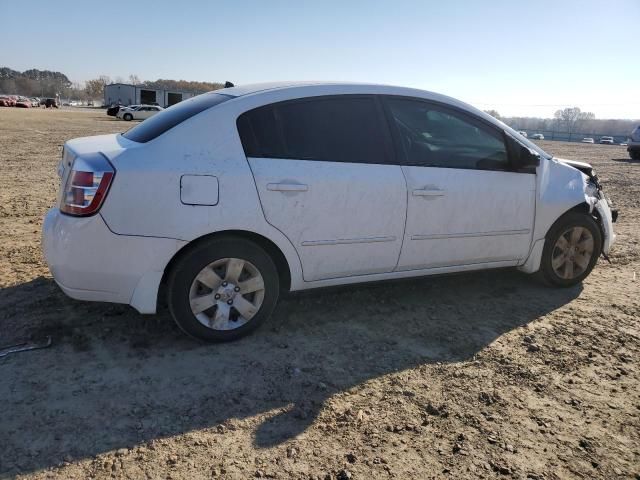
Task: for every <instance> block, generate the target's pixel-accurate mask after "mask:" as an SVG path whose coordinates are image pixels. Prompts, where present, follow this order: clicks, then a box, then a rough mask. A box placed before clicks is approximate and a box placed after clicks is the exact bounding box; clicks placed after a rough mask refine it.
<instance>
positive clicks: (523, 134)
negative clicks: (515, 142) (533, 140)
mask: <svg viewBox="0 0 640 480" xmlns="http://www.w3.org/2000/svg"><path fill="white" fill-rule="evenodd" d="M518 133H519V134H520V135H522V136H523V137H524V138H527V132H525V131H524V130H520V131H518Z"/></svg>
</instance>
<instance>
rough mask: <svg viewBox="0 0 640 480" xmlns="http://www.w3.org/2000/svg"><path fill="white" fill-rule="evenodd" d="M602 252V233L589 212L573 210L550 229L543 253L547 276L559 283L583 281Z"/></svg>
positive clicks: (544, 278) (549, 279)
mask: <svg viewBox="0 0 640 480" xmlns="http://www.w3.org/2000/svg"><path fill="white" fill-rule="evenodd" d="M601 252H602V233H601V231H600V227H599V226H598V224H597V223H596V221H595V220H594V219H593V217H591V216H590V215H588V214H585V213H578V212H571V213H568V214H566V215H564V216H563V217H562V218H560V219H559V220H558V221H557V222H556V223H555V224H554V225H553V227H551V229H550V230H549V233H548V234H547V238H546V240H545V245H544V250H543V253H542V262H541V265H540V273H541V275H542V278H543V280H544V281H545V282H546V283H548V284H550V285H553V286H557V287H571V286H573V285H576V284H578V283H580V282H582V281H583V280H584V279H585V278H586V277H587V276H588V275H589V273H591V270H593V267H594V266H595V264H596V262H597V261H598V257H599V256H600V253H601Z"/></svg>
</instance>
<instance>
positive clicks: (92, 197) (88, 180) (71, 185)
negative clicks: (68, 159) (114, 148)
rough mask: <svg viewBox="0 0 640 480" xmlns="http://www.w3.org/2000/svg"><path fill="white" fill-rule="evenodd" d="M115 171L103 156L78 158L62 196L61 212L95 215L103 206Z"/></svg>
mask: <svg viewBox="0 0 640 480" xmlns="http://www.w3.org/2000/svg"><path fill="white" fill-rule="evenodd" d="M114 174H115V170H114V169H113V167H112V166H111V164H110V163H109V161H108V160H107V159H106V158H104V157H103V156H102V155H97V156H92V157H91V158H76V159H75V161H74V162H73V167H72V170H71V172H69V176H68V177H67V183H66V185H65V188H64V192H63V195H62V204H61V206H60V210H61V211H62V212H64V213H67V214H69V215H76V216H88V215H93V214H94V213H96V212H97V211H98V210H100V207H101V206H102V203H103V202H104V199H105V197H106V196H107V192H108V191H109V186H110V185H111V182H112V180H113V176H114Z"/></svg>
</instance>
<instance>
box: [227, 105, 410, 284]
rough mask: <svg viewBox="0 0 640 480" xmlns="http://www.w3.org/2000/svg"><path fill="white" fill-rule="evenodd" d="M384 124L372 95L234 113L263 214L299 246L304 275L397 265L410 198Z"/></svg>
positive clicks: (369, 270)
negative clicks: (236, 114)
mask: <svg viewBox="0 0 640 480" xmlns="http://www.w3.org/2000/svg"><path fill="white" fill-rule="evenodd" d="M384 121H385V120H384V116H383V113H382V108H381V106H380V103H379V100H378V99H376V98H375V97H372V96H354V95H340V96H331V97H313V98H310V99H301V100H295V101H287V102H280V103H277V104H273V105H268V106H265V107H260V108H258V109H255V110H252V111H250V112H247V113H245V114H243V115H242V116H241V117H240V118H239V119H238V128H239V132H240V136H241V139H242V142H243V146H244V149H245V152H246V154H247V157H248V161H249V164H250V166H251V170H252V172H253V175H254V178H255V181H256V185H257V188H258V193H259V196H260V201H261V203H262V208H263V211H264V215H265V217H266V219H267V221H268V222H269V223H270V224H271V225H273V226H274V227H276V228H277V229H279V230H280V231H282V232H283V233H284V234H285V235H286V236H287V237H288V238H289V240H290V241H291V243H292V244H293V245H294V246H295V248H296V250H297V251H298V255H299V256H300V260H301V262H302V269H303V276H304V279H305V281H314V280H322V279H329V278H339V277H347V276H352V275H363V274H372V273H383V272H391V271H392V270H393V269H394V268H395V267H396V264H397V262H398V257H399V255H400V248H401V245H402V238H403V234H404V223H405V214H406V200H407V195H406V183H405V180H404V176H403V174H402V170H401V167H400V166H399V165H395V164H393V162H392V158H393V149H392V146H391V141H390V137H389V132H388V129H387V128H386V127H384Z"/></svg>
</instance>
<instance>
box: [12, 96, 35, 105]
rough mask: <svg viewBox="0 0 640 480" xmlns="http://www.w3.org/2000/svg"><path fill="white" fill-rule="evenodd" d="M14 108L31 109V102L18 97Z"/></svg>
mask: <svg viewBox="0 0 640 480" xmlns="http://www.w3.org/2000/svg"><path fill="white" fill-rule="evenodd" d="M15 106H16V107H18V108H31V100H29V99H28V98H27V97H18V100H17V101H16V105H15Z"/></svg>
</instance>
